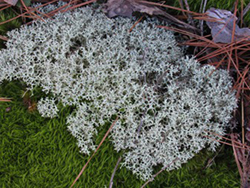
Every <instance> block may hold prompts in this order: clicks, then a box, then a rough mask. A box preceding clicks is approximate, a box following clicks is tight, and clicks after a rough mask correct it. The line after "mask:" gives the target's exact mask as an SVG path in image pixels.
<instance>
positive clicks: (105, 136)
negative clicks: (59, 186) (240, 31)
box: [70, 117, 118, 188]
mask: <svg viewBox="0 0 250 188" xmlns="http://www.w3.org/2000/svg"><path fill="white" fill-rule="evenodd" d="M117 120H118V117H117V118H116V119H115V121H114V122H113V123H112V125H111V126H110V127H109V129H108V131H107V132H106V134H105V135H104V137H103V138H102V140H101V142H100V144H99V145H98V147H97V148H96V150H95V151H94V153H93V154H92V156H91V157H90V158H89V160H88V161H87V163H86V164H85V165H84V166H83V168H82V170H81V172H80V173H79V174H78V176H77V177H76V179H75V180H74V182H73V183H72V185H71V186H70V188H72V187H73V186H74V185H75V183H76V182H77V180H78V179H79V178H80V176H81V175H82V173H83V172H84V170H85V168H86V167H87V166H88V164H89V162H90V161H91V159H92V158H93V157H94V155H95V154H96V152H97V151H98V149H99V148H100V147H101V145H102V143H103V142H104V140H105V139H106V138H107V136H108V134H109V132H110V131H111V129H112V128H113V126H114V125H115V123H116V122H117Z"/></svg>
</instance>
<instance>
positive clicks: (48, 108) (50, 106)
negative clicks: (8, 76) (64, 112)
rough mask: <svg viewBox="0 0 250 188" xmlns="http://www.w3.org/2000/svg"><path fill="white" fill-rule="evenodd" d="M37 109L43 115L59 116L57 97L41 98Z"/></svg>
mask: <svg viewBox="0 0 250 188" xmlns="http://www.w3.org/2000/svg"><path fill="white" fill-rule="evenodd" d="M37 110H38V112H39V113H40V114H41V116H42V117H49V118H54V117H57V113H58V111H59V110H58V108H57V105H56V101H55V99H49V98H45V99H41V100H40V101H39V102H38V103H37Z"/></svg>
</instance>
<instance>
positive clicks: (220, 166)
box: [0, 82, 240, 188]
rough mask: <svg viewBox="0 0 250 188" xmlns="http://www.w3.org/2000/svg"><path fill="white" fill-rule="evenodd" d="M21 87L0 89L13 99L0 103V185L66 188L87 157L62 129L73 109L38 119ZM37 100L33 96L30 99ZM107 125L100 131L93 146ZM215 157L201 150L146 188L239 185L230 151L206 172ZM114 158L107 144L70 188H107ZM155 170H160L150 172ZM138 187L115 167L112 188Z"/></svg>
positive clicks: (3, 187) (4, 187) (11, 85)
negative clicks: (49, 117) (30, 108)
mask: <svg viewBox="0 0 250 188" xmlns="http://www.w3.org/2000/svg"><path fill="white" fill-rule="evenodd" d="M23 89H24V86H23V85H22V84H20V83H19V82H8V83H4V84H3V85H2V86H1V87H0V96H1V97H11V98H12V102H8V103H7V102H1V103H0V187H1V188H12V187H13V188H29V187H30V188H47V187H48V188H52V187H53V188H64V187H70V185H71V183H72V182H73V180H74V179H75V178H76V176H77V174H78V173H79V172H80V170H81V168H82V167H83V165H84V164H85V163H86V162H87V160H88V158H89V156H86V155H82V154H80V153H79V149H78V147H77V144H76V139H75V138H74V137H73V136H71V134H70V133H69V132H68V131H67V125H66V116H67V115H68V114H69V113H70V111H71V110H72V109H70V108H64V109H62V111H61V113H60V117H58V118H54V119H46V118H42V117H41V116H40V115H39V114H38V112H37V111H29V110H28V107H27V106H26V105H25V104H24V101H23V98H22V90H23ZM39 97H41V96H39V94H37V93H36V95H35V97H34V98H32V100H36V99H37V98H39ZM108 127H109V125H107V127H106V128H104V129H103V130H101V134H100V135H99V136H98V137H97V139H96V140H97V143H99V142H100V141H101V139H102V137H103V136H104V134H105V132H106V131H107V129H108ZM214 155H216V154H215V153H210V152H208V151H205V150H204V151H202V152H201V153H200V154H198V155H197V156H196V157H195V158H194V159H192V160H191V161H190V162H189V163H187V164H185V165H183V168H181V169H179V170H173V171H171V172H163V173H162V174H160V175H159V176H157V177H156V178H155V180H154V181H153V182H151V183H149V184H148V187H154V188H157V187H159V188H164V187H173V188H183V187H192V188H196V187H197V188H200V187H203V188H206V187H207V188H210V187H218V188H222V187H228V188H230V187H232V188H235V187H239V186H240V184H239V175H238V172H237V167H236V165H235V162H234V159H233V156H232V151H231V148H227V147H224V146H223V148H222V150H221V151H220V152H219V154H218V155H217V157H216V158H215V160H214V162H213V163H212V165H211V166H210V167H208V168H206V165H207V162H208V161H209V159H211V158H213V156H214ZM119 156H120V154H118V153H116V152H115V151H114V150H113V147H112V144H111V143H110V142H109V141H108V140H106V141H105V142H104V143H103V145H102V146H101V148H100V150H98V152H97V154H96V155H95V157H94V158H93V159H92V160H91V162H90V164H89V166H88V167H87V169H86V170H85V171H84V173H83V174H82V176H81V177H80V179H79V181H78V182H77V183H76V185H75V186H74V187H84V188H99V187H105V186H107V187H108V185H109V180H110V177H111V175H112V172H113V169H114V167H115V165H116V162H117V160H118V158H119ZM158 170H160V167H158V168H157V169H155V172H157V171H158ZM143 183H144V182H143V181H141V180H139V179H137V178H136V177H135V176H133V175H132V173H131V172H130V171H128V170H127V169H126V168H118V170H117V172H116V174H115V178H114V186H113V187H118V188H123V187H124V188H134V187H135V188H137V187H140V186H141V185H143Z"/></svg>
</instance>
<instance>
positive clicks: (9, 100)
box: [0, 97, 11, 102]
mask: <svg viewBox="0 0 250 188" xmlns="http://www.w3.org/2000/svg"><path fill="white" fill-rule="evenodd" d="M0 102H11V99H9V98H3V97H0Z"/></svg>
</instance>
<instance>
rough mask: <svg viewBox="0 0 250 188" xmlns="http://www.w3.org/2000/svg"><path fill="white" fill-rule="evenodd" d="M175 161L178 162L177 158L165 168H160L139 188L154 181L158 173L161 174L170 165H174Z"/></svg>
mask: <svg viewBox="0 0 250 188" xmlns="http://www.w3.org/2000/svg"><path fill="white" fill-rule="evenodd" d="M177 160H179V158H178V157H176V158H175V159H174V160H173V161H172V162H171V163H169V164H168V165H167V166H165V167H164V168H162V169H161V170H160V171H159V172H157V173H156V174H154V175H153V177H152V178H151V179H149V180H148V181H146V183H144V184H143V185H142V186H141V188H144V187H145V186H146V185H147V184H149V183H150V182H152V181H154V178H155V177H156V176H158V175H159V174H160V173H162V172H163V171H164V170H166V169H167V168H168V167H169V166H170V165H171V164H173V163H175V162H176V161H177Z"/></svg>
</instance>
